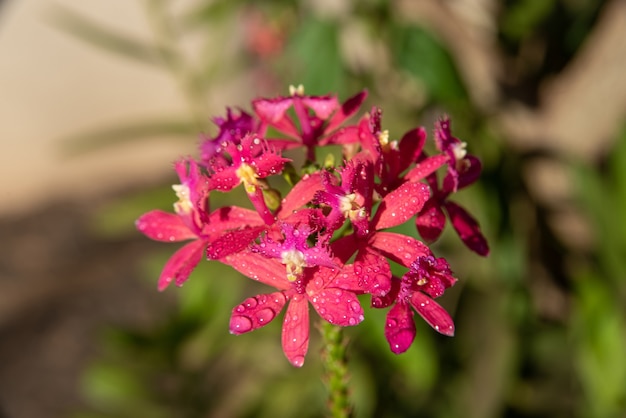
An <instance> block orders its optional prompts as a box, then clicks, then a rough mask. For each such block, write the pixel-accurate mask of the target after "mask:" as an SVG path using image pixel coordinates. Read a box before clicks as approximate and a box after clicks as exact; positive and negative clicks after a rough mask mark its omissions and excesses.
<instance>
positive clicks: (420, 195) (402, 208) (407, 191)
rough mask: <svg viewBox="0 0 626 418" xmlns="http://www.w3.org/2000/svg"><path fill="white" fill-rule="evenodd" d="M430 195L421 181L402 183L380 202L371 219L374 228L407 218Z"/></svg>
mask: <svg viewBox="0 0 626 418" xmlns="http://www.w3.org/2000/svg"><path fill="white" fill-rule="evenodd" d="M429 197H430V190H429V189H428V186H426V185H425V184H423V183H410V182H407V183H404V184H403V185H401V186H400V187H398V188H397V189H396V190H394V191H392V192H391V193H389V194H388V195H387V196H385V198H384V199H383V200H382V202H380V206H379V207H378V211H377V212H376V216H375V217H374V220H373V222H372V223H373V226H374V228H375V229H377V230H378V229H384V228H391V227H392V226H396V225H400V224H402V223H404V222H406V221H407V220H409V219H410V218H411V217H412V216H413V215H415V214H416V213H417V212H419V211H420V210H421V209H422V207H424V203H426V201H427V200H428V198H429Z"/></svg>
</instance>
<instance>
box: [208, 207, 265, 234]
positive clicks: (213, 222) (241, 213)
mask: <svg viewBox="0 0 626 418" xmlns="http://www.w3.org/2000/svg"><path fill="white" fill-rule="evenodd" d="M262 224H263V220H262V219H261V218H260V217H259V214H258V213H257V212H256V211H254V210H250V209H244V208H240V207H239V206H223V207H221V208H219V209H216V210H214V211H213V212H211V215H209V225H208V226H207V227H206V229H205V230H204V231H203V232H205V233H212V232H223V231H225V230H229V229H237V228H241V227H242V226H259V225H262Z"/></svg>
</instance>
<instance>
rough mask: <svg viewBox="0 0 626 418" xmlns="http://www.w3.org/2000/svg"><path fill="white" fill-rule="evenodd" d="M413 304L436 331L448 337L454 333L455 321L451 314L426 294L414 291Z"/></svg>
mask: <svg viewBox="0 0 626 418" xmlns="http://www.w3.org/2000/svg"><path fill="white" fill-rule="evenodd" d="M411 305H413V307H414V308H415V310H416V311H417V313H418V314H420V316H421V317H422V318H424V321H426V323H427V324H428V325H430V326H431V327H433V329H434V330H435V331H437V332H439V333H441V334H443V335H447V336H448V337H452V336H453V335H454V321H452V318H451V317H450V314H448V312H446V310H445V309H443V308H442V307H441V305H439V304H438V303H437V302H435V301H434V300H432V299H431V298H430V297H428V296H427V295H426V294H424V293H422V292H414V293H413V295H412V296H411Z"/></svg>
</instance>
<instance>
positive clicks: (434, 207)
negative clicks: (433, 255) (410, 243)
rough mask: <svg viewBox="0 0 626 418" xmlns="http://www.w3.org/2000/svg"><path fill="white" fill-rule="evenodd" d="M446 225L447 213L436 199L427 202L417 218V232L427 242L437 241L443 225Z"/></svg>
mask: <svg viewBox="0 0 626 418" xmlns="http://www.w3.org/2000/svg"><path fill="white" fill-rule="evenodd" d="M445 225H446V215H445V213H443V211H442V210H441V208H440V207H439V202H438V200H436V199H431V200H429V201H428V202H426V205H425V206H424V208H423V209H422V211H421V212H420V213H419V214H418V215H417V218H416V219H415V226H417V232H419V234H420V236H421V237H422V238H423V239H424V241H426V242H429V243H430V242H435V241H437V239H438V238H439V236H440V235H441V232H442V231H443V227H444V226H445Z"/></svg>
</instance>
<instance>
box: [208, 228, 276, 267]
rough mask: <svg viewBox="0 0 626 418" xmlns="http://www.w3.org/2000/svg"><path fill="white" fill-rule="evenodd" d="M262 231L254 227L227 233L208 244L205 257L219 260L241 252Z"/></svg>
mask: <svg viewBox="0 0 626 418" xmlns="http://www.w3.org/2000/svg"><path fill="white" fill-rule="evenodd" d="M264 229H265V228H264V227H262V226H255V227H247V228H241V229H237V230H234V231H230V232H227V233H225V234H224V235H222V236H221V237H219V238H216V239H213V240H212V241H211V242H210V243H209V245H208V246H207V251H206V254H207V257H208V258H209V259H210V260H220V259H222V258H224V257H226V256H227V255H230V254H233V253H237V252H239V251H242V250H244V249H245V248H247V247H248V246H249V245H250V244H252V243H253V242H254V240H255V239H256V238H257V237H258V236H259V234H260V233H261V232H262V231H263V230H264Z"/></svg>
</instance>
